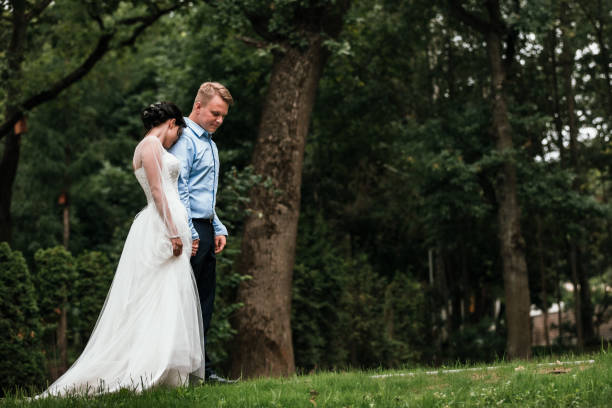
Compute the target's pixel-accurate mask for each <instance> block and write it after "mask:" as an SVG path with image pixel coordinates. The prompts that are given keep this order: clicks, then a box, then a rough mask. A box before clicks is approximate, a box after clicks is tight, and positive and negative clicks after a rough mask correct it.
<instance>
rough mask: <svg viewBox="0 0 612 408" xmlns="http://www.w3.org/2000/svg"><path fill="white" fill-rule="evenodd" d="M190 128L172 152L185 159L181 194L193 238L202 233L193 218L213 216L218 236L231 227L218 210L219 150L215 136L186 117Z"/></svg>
mask: <svg viewBox="0 0 612 408" xmlns="http://www.w3.org/2000/svg"><path fill="white" fill-rule="evenodd" d="M185 122H186V123H187V127H186V128H185V129H183V134H182V135H181V137H179V138H178V140H177V141H176V143H175V144H174V145H173V146H172V147H171V148H170V150H169V152H170V153H172V154H173V155H174V156H176V157H177V158H178V159H179V161H180V162H181V174H180V175H179V178H178V190H179V196H180V197H181V201H182V202H183V205H185V208H186V209H187V215H188V217H189V227H190V228H191V238H192V239H198V238H199V235H198V233H197V231H196V230H195V228H194V227H193V221H192V219H193V218H207V219H211V218H212V220H213V221H212V224H213V227H214V229H215V236H216V235H227V229H226V228H225V226H224V225H223V224H222V223H221V221H219V217H217V213H216V212H215V202H216V197H217V185H218V183H219V153H218V151H217V145H215V142H213V140H212V137H211V136H212V135H211V134H209V133H208V132H207V131H206V130H205V129H203V128H202V127H200V126H199V125H198V124H197V123H195V122H194V121H192V120H191V119H189V118H185Z"/></svg>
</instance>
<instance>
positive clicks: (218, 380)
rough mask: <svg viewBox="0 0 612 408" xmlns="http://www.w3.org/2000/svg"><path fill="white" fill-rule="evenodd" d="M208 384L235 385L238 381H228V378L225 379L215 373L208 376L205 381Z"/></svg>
mask: <svg viewBox="0 0 612 408" xmlns="http://www.w3.org/2000/svg"><path fill="white" fill-rule="evenodd" d="M204 381H206V382H207V383H216V384H234V383H235V382H237V381H238V380H228V379H227V378H223V377H220V376H218V375H217V374H215V373H211V374H207V375H206V378H205V380H204Z"/></svg>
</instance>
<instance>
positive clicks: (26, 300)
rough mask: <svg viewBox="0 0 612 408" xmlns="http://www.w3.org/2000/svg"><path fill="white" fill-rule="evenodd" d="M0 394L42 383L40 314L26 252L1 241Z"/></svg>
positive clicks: (42, 363) (43, 376)
mask: <svg viewBox="0 0 612 408" xmlns="http://www.w3.org/2000/svg"><path fill="white" fill-rule="evenodd" d="M0 305H1V306H2V307H0V395H4V391H8V390H10V389H13V388H14V387H17V386H21V387H23V386H26V385H40V384H42V383H43V381H44V378H45V375H44V358H43V354H42V345H41V335H42V328H41V326H40V314H39V312H38V306H37V304H36V293H35V291H34V285H33V284H32V279H31V277H30V272H29V271H28V266H27V265H26V262H25V260H24V259H23V256H22V255H21V253H20V252H18V251H11V248H10V247H9V245H8V244H7V243H6V242H2V243H0Z"/></svg>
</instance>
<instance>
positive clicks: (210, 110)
mask: <svg viewBox="0 0 612 408" xmlns="http://www.w3.org/2000/svg"><path fill="white" fill-rule="evenodd" d="M228 108H229V106H228V105H227V103H226V102H225V101H224V100H223V99H222V98H221V97H220V96H219V95H215V96H213V97H212V99H211V100H210V101H208V103H206V104H205V105H202V104H201V103H200V102H196V104H195V114H196V120H195V122H196V123H197V124H198V125H200V126H201V127H203V128H204V129H206V131H207V132H208V133H215V131H216V130H217V129H218V128H219V127H220V126H221V124H222V123H223V119H225V116H226V115H227V110H228Z"/></svg>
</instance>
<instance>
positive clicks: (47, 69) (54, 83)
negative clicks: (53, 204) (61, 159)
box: [0, 0, 187, 241]
mask: <svg viewBox="0 0 612 408" xmlns="http://www.w3.org/2000/svg"><path fill="white" fill-rule="evenodd" d="M158 3H159V2H154V1H147V0H142V1H139V0H135V1H134V2H133V3H132V6H133V7H132V8H131V10H130V11H128V12H126V11H125V10H126V9H127V8H126V9H124V8H123V7H121V4H120V2H116V1H109V2H104V3H102V2H93V3H87V4H83V3H82V2H79V1H73V2H66V3H62V4H56V3H54V2H52V1H51V0H39V1H36V2H27V1H25V0H13V1H10V2H9V4H5V3H4V2H3V7H2V20H0V21H1V22H0V24H1V25H2V28H3V30H7V31H9V30H10V32H11V33H12V34H11V35H10V38H8V39H6V38H2V40H3V41H0V47H1V48H0V50H2V51H4V53H5V55H6V63H5V64H2V65H1V66H0V76H1V77H2V80H3V83H5V86H6V89H5V90H4V92H3V94H1V96H2V100H1V101H2V105H3V112H2V114H3V116H2V121H1V122H0V140H2V139H5V143H4V151H3V153H2V159H1V161H0V240H4V241H10V240H11V217H10V209H11V199H12V190H13V184H14V182H15V175H16V173H17V167H18V164H19V156H20V150H21V146H20V145H21V133H22V131H21V130H18V128H15V129H13V127H14V126H15V125H16V124H17V123H18V122H20V121H21V123H24V122H23V121H24V120H25V119H24V118H25V115H26V113H27V112H29V111H31V110H32V109H34V108H36V107H38V106H40V105H41V104H43V103H46V102H48V101H50V100H52V99H54V98H55V97H57V95H59V94H60V93H61V92H62V91H63V90H65V89H66V88H68V87H70V86H71V85H72V84H74V83H75V82H78V81H80V80H81V79H82V78H83V77H84V76H85V75H86V74H87V73H88V72H89V71H91V69H92V68H93V67H94V66H95V65H96V64H97V63H98V61H100V60H101V59H102V57H104V55H106V54H107V53H108V52H109V51H110V50H114V49H119V48H122V47H126V46H129V45H133V44H134V42H135V40H136V38H138V36H139V35H140V34H141V33H142V32H143V31H144V30H145V29H146V28H147V27H149V26H150V25H151V24H153V23H154V22H155V21H157V20H158V19H159V18H160V17H162V16H164V15H166V14H168V13H170V12H171V11H174V10H177V9H178V8H180V7H182V6H184V5H185V4H187V2H183V1H180V0H177V1H176V2H169V3H168V4H161V5H160V4H158ZM134 10H135V11H136V12H134ZM66 17H71V18H73V19H70V18H66ZM82 20H85V23H84V24H79V22H80V21H82ZM7 21H8V22H10V23H8V24H7ZM109 21H110V23H109ZM64 27H66V28H67V29H66V30H65V31H64V32H62V28H64ZM74 29H79V30H81V32H82V33H83V35H82V36H75V35H74V32H73V30H74ZM66 33H68V34H66ZM75 38H79V39H81V40H82V42H78V41H74V40H75ZM53 42H59V43H64V44H62V45H65V48H64V49H63V50H62V51H63V52H64V53H66V55H65V58H66V60H69V61H70V60H77V61H80V62H79V63H78V64H69V66H68V67H65V69H66V71H67V73H66V72H65V71H63V70H60V71H59V72H57V71H58V69H57V66H53V64H51V66H49V65H50V64H48V63H46V64H45V62H47V61H45V57H47V58H49V56H48V55H47V54H45V53H44V51H45V49H48V48H53V46H52V45H51V44H52V43H53ZM91 43H94V44H95V46H94V47H93V48H92V47H90V44H91ZM41 50H42V51H43V52H42V53H41ZM50 59H51V60H54V57H53V56H51V57H50ZM53 62H55V61H53ZM36 64H39V65H40V66H39V67H38V68H35V69H32V66H36ZM26 68H27V69H26ZM32 72H33V73H32ZM49 74H51V75H49ZM24 84H30V86H24ZM19 129H22V127H20V128H19Z"/></svg>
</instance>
